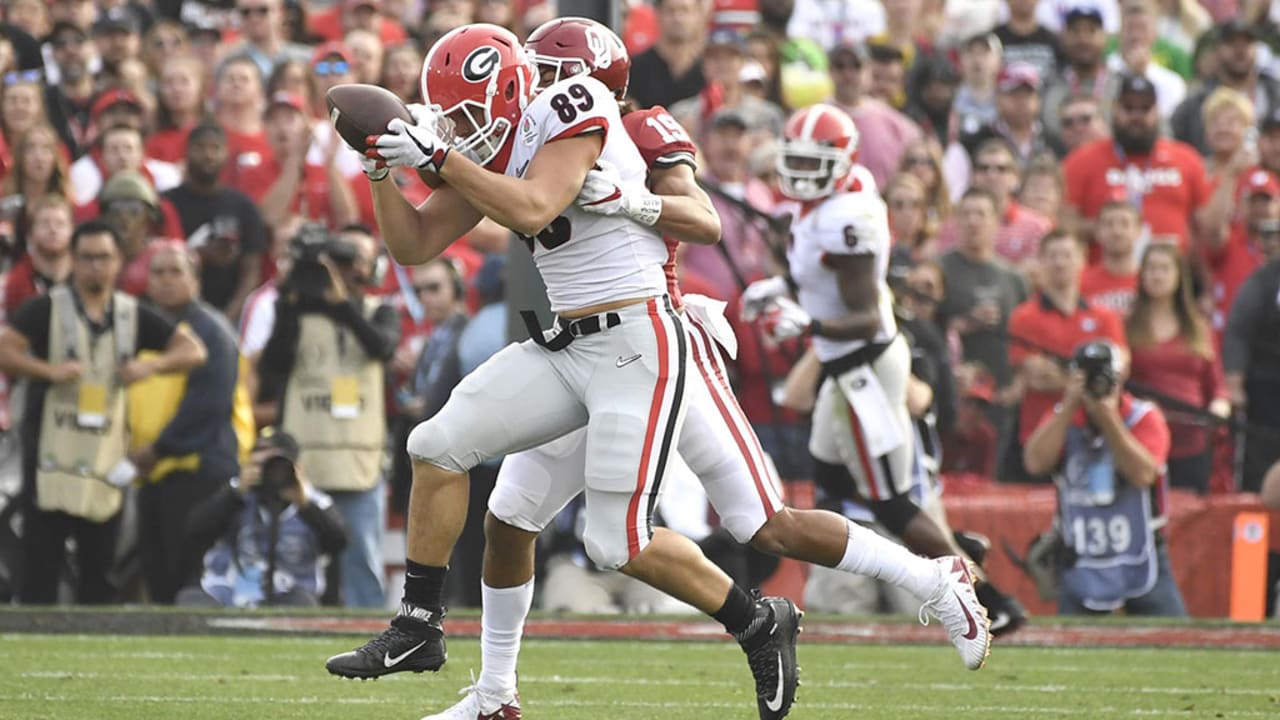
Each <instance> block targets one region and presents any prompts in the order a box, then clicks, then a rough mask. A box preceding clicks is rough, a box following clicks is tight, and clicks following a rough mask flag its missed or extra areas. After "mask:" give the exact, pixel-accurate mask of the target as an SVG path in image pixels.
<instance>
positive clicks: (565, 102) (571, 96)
mask: <svg viewBox="0 0 1280 720" xmlns="http://www.w3.org/2000/svg"><path fill="white" fill-rule="evenodd" d="M574 100H577V102H574ZM595 104H596V101H595V100H594V99H592V97H591V93H589V92H587V89H586V88H585V87H583V86H581V85H570V86H569V89H568V90H566V91H565V92H562V93H560V94H559V95H556V96H555V97H553V98H551V109H552V110H555V111H556V116H557V117H559V118H560V122H562V123H571V122H573V121H574V120H575V119H576V118H577V117H578V111H579V110H581V111H582V112H586V111H588V110H590V109H591V108H593V107H595Z"/></svg>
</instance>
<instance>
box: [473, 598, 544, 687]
mask: <svg viewBox="0 0 1280 720" xmlns="http://www.w3.org/2000/svg"><path fill="white" fill-rule="evenodd" d="M480 597H481V602H482V603H483V607H484V614H483V615H482V616H481V617H480V679H479V680H477V681H476V688H477V689H478V690H479V691H480V692H481V693H483V694H485V695H488V696H491V697H499V698H504V699H505V698H506V696H507V695H508V694H509V693H511V692H512V691H514V690H515V689H516V659H517V656H518V655H519V654H520V638H521V636H522V635H523V634H524V621H525V618H526V617H528V615H529V608H530V607H531V606H532V605H533V580H530V581H529V582H527V583H525V584H523V585H517V586H516V587H513V588H495V587H489V586H488V585H487V584H485V583H483V582H482V583H480Z"/></svg>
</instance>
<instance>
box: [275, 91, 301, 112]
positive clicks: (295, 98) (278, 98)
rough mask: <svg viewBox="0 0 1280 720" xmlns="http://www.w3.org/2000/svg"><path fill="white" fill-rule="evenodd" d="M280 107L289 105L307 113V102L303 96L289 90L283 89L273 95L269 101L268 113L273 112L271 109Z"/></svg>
mask: <svg viewBox="0 0 1280 720" xmlns="http://www.w3.org/2000/svg"><path fill="white" fill-rule="evenodd" d="M278 107H289V108H293V109H294V110H297V111H298V112H300V113H302V114H303V115H306V114H307V103H306V101H305V100H303V99H302V96H301V95H299V94H298V93H292V92H289V91H287V90H281V91H280V92H277V93H275V94H274V95H272V96H271V100H270V101H269V102H268V103H267V114H268V115H269V114H271V111H272V110H274V109H276V108H278Z"/></svg>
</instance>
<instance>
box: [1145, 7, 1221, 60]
mask: <svg viewBox="0 0 1280 720" xmlns="http://www.w3.org/2000/svg"><path fill="white" fill-rule="evenodd" d="M1212 23H1213V19H1212V18H1210V17H1209V13H1208V12H1206V11H1205V9H1204V8H1203V7H1201V5H1200V3H1199V2H1198V1H1197V0H1158V3H1157V19H1156V34H1157V35H1159V36H1160V37H1162V38H1164V39H1165V41H1166V42H1168V43H1169V44H1171V45H1173V46H1175V47H1177V48H1178V49H1179V50H1181V51H1183V52H1185V53H1187V54H1190V53H1191V52H1192V51H1193V50H1194V49H1195V45H1196V41H1197V40H1199V39H1200V36H1201V35H1203V34H1205V33H1206V32H1208V31H1209V29H1210V28H1211V27H1212Z"/></svg>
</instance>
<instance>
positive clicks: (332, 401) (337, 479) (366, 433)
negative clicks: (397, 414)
mask: <svg viewBox="0 0 1280 720" xmlns="http://www.w3.org/2000/svg"><path fill="white" fill-rule="evenodd" d="M376 307H377V302H376V301H375V300H373V299H372V298H369V299H366V301H365V313H366V314H370V313H372V311H373V309H374V308H376ZM298 322H299V326H300V328H299V329H300V332H299V334H298V347H297V352H296V353H295V356H294V362H293V372H292V373H291V374H290V375H289V379H288V382H287V384H286V385H285V391H284V419H283V422H282V423H281V427H282V429H283V430H284V431H285V432H287V433H289V434H290V435H292V436H293V437H294V438H295V439H296V440H297V441H298V445H299V447H300V449H301V451H302V453H301V456H300V457H299V460H298V462H299V465H301V466H302V469H303V472H304V473H305V474H306V477H307V479H308V480H310V481H311V483H312V484H313V485H315V486H316V487H317V488H320V489H321V490H326V491H334V490H337V491H343V490H348V491H351V490H369V489H371V488H373V487H374V486H375V485H377V483H378V477H379V475H380V474H381V472H382V457H383V450H384V448H385V445H386V439H387V417H386V410H385V408H384V397H383V392H384V390H383V380H382V362H381V361H380V360H377V359H375V358H370V357H369V356H368V355H366V354H365V352H364V349H363V348H362V347H360V342H359V341H358V340H357V339H356V337H355V333H353V332H352V331H351V330H350V329H348V328H344V327H340V326H339V325H338V324H337V323H335V322H334V321H333V320H332V319H330V318H328V317H325V316H323V315H317V314H311V313H308V314H306V315H303V316H302V317H301V318H299V320H298Z"/></svg>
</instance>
